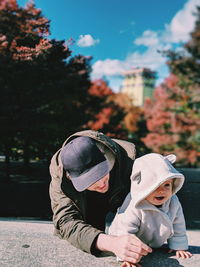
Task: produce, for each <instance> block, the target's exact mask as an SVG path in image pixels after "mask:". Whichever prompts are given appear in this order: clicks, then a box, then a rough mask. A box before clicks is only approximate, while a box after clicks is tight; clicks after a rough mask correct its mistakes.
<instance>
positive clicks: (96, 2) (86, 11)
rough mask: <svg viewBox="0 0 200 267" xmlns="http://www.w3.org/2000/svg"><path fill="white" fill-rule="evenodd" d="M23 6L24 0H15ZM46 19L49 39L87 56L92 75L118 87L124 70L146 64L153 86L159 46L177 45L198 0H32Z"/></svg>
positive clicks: (161, 69)
mask: <svg viewBox="0 0 200 267" xmlns="http://www.w3.org/2000/svg"><path fill="white" fill-rule="evenodd" d="M17 2H18V3H19V4H20V5H21V6H24V5H25V3H26V2H27V0H18V1H17ZM34 2H35V4H36V7H37V8H41V9H42V12H43V15H44V16H45V17H47V18H48V19H50V20H51V24H50V25H51V26H50V29H51V38H55V39H58V40H66V41H67V40H68V39H70V38H73V39H74V44H73V45H72V46H71V47H70V49H71V50H72V51H73V55H77V54H82V55H85V56H92V57H93V59H92V62H91V63H92V68H93V71H92V74H91V78H92V79H97V78H101V77H104V78H105V79H106V80H107V81H108V82H109V85H110V87H111V88H112V89H113V90H114V91H116V92H117V91H119V87H120V85H121V82H122V78H123V75H122V74H123V72H124V71H125V70H128V69H131V68H134V67H147V68H150V69H152V70H154V71H156V72H157V76H158V79H157V84H159V83H160V82H161V81H162V80H163V79H164V78H165V77H166V76H167V75H168V68H167V66H166V64H165V62H166V59H165V58H164V57H162V56H161V54H160V53H158V52H157V51H158V50H165V49H178V48H179V46H180V44H183V43H185V42H187V41H188V39H189V33H190V32H191V31H192V29H193V27H194V21H195V17H194V16H193V15H192V12H193V11H195V6H197V5H199V6H200V0H168V1H164V0H59V1H58V0H35V1H34Z"/></svg>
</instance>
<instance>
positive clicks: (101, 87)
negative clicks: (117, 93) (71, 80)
mask: <svg viewBox="0 0 200 267" xmlns="http://www.w3.org/2000/svg"><path fill="white" fill-rule="evenodd" d="M88 92H89V94H90V95H93V96H99V97H101V96H109V95H112V94H113V92H112V90H111V89H110V88H109V87H108V85H107V83H106V82H105V81H104V80H101V79H99V80H95V81H93V82H92V85H91V87H90V88H89V91H88Z"/></svg>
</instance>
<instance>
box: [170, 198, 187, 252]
mask: <svg viewBox="0 0 200 267" xmlns="http://www.w3.org/2000/svg"><path fill="white" fill-rule="evenodd" d="M173 202H174V203H175V205H174V206H175V207H176V206H177V212H176V217H175V218H174V220H173V230H174V234H173V236H171V237H170V238H169V239H168V240H167V242H168V245H169V248H170V249H173V250H175V251H187V250H188V239H187V234H186V226H185V218H184V215H183V210H182V207H181V204H180V202H179V200H178V198H177V196H174V199H173ZM172 207H173V206H172Z"/></svg>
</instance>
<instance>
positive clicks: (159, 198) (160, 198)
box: [155, 197, 165, 200]
mask: <svg viewBox="0 0 200 267" xmlns="http://www.w3.org/2000/svg"><path fill="white" fill-rule="evenodd" d="M164 198H165V197H155V199H157V200H163V199H164Z"/></svg>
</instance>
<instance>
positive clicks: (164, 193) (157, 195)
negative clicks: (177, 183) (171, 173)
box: [146, 179, 173, 206]
mask: <svg viewBox="0 0 200 267" xmlns="http://www.w3.org/2000/svg"><path fill="white" fill-rule="evenodd" d="M172 187H173V179H170V180H167V181H166V182H164V183H162V184H161V185H160V186H159V187H158V188H157V189H156V190H155V191H153V192H152V193H151V194H150V195H148V196H147V197H146V200H147V201H149V202H150V203H151V204H153V205H156V206H159V205H162V204H164V203H165V202H166V201H167V200H168V199H169V198H170V197H171V196H172Z"/></svg>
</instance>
